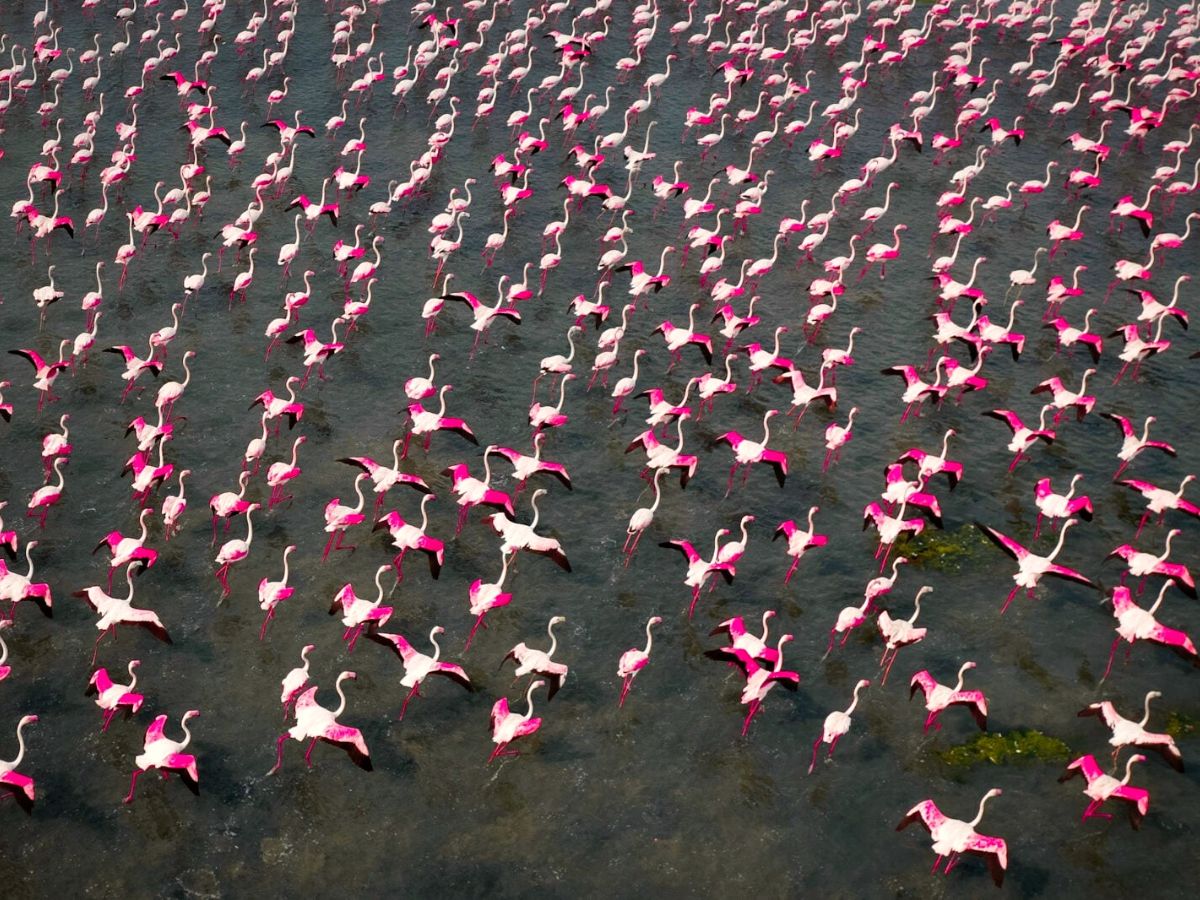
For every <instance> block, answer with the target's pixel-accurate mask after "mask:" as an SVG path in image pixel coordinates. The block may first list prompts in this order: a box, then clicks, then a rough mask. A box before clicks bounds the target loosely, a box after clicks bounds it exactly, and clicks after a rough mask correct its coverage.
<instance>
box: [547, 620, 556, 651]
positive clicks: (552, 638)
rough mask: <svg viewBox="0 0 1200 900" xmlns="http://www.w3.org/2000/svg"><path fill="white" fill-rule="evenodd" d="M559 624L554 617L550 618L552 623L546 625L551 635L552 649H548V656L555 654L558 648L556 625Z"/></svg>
mask: <svg viewBox="0 0 1200 900" xmlns="http://www.w3.org/2000/svg"><path fill="white" fill-rule="evenodd" d="M556 624H558V623H557V622H556V621H555V620H554V619H551V620H550V624H549V625H547V626H546V634H548V635H550V649H549V650H547V651H546V655H547V656H553V655H554V651H555V650H556V649H558V638H557V637H555V636H554V626H555V625H556Z"/></svg>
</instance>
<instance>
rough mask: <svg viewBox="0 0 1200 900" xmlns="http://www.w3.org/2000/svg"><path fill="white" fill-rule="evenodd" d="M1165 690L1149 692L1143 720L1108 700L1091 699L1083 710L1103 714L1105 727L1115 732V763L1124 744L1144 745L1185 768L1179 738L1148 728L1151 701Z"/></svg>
mask: <svg viewBox="0 0 1200 900" xmlns="http://www.w3.org/2000/svg"><path fill="white" fill-rule="evenodd" d="M1161 696H1162V694H1161V693H1160V692H1158V691H1150V692H1149V693H1147V694H1146V700H1145V706H1144V710H1143V714H1142V720H1141V721H1140V722H1135V721H1133V720H1132V719H1126V718H1125V717H1124V716H1122V715H1121V714H1120V713H1119V712H1117V708H1116V707H1115V706H1113V704H1112V703H1111V702H1110V701H1108V700H1102V701H1101V702H1099V703H1091V704H1088V705H1087V706H1086V707H1084V708H1083V709H1081V710H1080V711H1079V715H1080V716H1099V717H1100V718H1101V719H1102V720H1103V721H1104V725H1105V727H1107V728H1108V730H1109V731H1111V732H1112V737H1110V738H1109V740H1108V743H1109V745H1110V746H1112V747H1113V748H1114V749H1113V756H1112V759H1113V765H1114V766H1115V765H1116V763H1117V754H1119V753H1120V752H1121V750H1122V748H1124V747H1143V748H1146V749H1149V750H1157V751H1158V752H1159V753H1161V754H1162V755H1163V759H1165V760H1166V761H1167V763H1168V764H1170V766H1171V768H1173V769H1174V770H1175V771H1176V772H1182V771H1183V754H1182V753H1180V752H1179V746H1178V745H1177V744H1176V743H1175V738H1173V737H1172V736H1171V735H1169V734H1157V733H1155V732H1152V731H1147V730H1146V723H1147V722H1149V721H1150V701H1151V700H1154V699H1155V698H1157V697H1161Z"/></svg>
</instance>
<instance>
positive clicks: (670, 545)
mask: <svg viewBox="0 0 1200 900" xmlns="http://www.w3.org/2000/svg"><path fill="white" fill-rule="evenodd" d="M727 534H729V529H728V528H721V529H719V530H718V531H717V533H716V534H715V535H714V536H713V552H712V558H711V559H705V558H704V557H703V556H701V555H700V554H699V552H697V550H696V548H695V547H693V546H692V544H691V542H690V541H683V540H670V541H663V542H661V543H660V544H659V545H658V546H660V547H665V548H666V549H668V550H678V551H679V552H680V553H682V554H683V558H684V559H685V560H686V561H687V565H688V569H687V576H686V577H685V578H684V580H683V583H684V585H685V586H687V587H690V588H691V589H692V602H691V604H690V605H689V606H688V618H689V619H690V618H691V617H692V613H694V612H695V610H696V602H697V601H698V600H699V599H700V591H701V589H702V588H703V587H704V582H705V581H707V580H708V577H709V575H712V574H713V573H714V572H719V573H720V574H721V575H722V577H724V578H725V580H726V581H727V582H728V581H731V580H732V578H733V575H732V568H731V566H730V565H729V564H727V563H720V562H717V556H718V555H719V554H720V548H721V538H723V537H724V536H725V535H727Z"/></svg>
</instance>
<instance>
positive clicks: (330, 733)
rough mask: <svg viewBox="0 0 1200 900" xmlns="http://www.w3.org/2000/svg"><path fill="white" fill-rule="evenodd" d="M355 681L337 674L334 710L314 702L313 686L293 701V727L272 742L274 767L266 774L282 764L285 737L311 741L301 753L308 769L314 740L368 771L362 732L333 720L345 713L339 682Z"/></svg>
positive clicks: (351, 674) (351, 675)
mask: <svg viewBox="0 0 1200 900" xmlns="http://www.w3.org/2000/svg"><path fill="white" fill-rule="evenodd" d="M356 678H358V676H357V675H356V674H355V673H354V672H342V673H341V674H339V675H338V677H337V681H336V682H335V683H334V690H335V691H337V695H338V697H339V698H341V703H339V704H338V708H337V709H335V710H328V709H326V708H325V707H323V706H321V705H320V704H319V703H317V690H318V688H317V685H315V684H314V685H313V686H312V687H310V688H309V689H308V690H306V691H305V692H304V693H302V694H301V695H300V696H299V697H297V698H296V704H295V712H296V724H295V725H293V726H292V727H291V728H289V729H288V730H287V731H285V732H284V733H283V734H281V735H280V736H279V740H278V741H276V744H275V754H276V755H275V765H274V766H273V767H272V768H271V770H270V771H269V772H268V773H267V774H268V775H274V774H275V773H276V772H278V771H279V769H280V767H281V766H282V765H283V742H284V741H286V740H287V739H288V738H291V739H292V740H294V741H304V740H305V739H307V738H312V741H311V743H309V745H308V750H306V751H305V753H304V762H305V764H306V765H307V766H308V767H309V768H310V769H311V768H312V752H313V750H314V749H315V748H316V746H317V741H324V742H325V743H327V744H332V745H334V746H341V747H342V749H344V750H345V751H346V753H347V754H348V755H349V757H350V759H351V761H352V762H353V763H354V764H355V765H356V766H358V767H359V768H360V769H365V770H366V771H368V772H369V771H371V752H370V751H369V750H368V749H367V742H366V741H365V740H364V739H363V735H362V732H361V731H359V730H358V729H357V728H352V727H351V726H349V725H340V724H338V721H337V720H338V717H339V716H340V715H341V714H342V713H343V712H345V711H346V694H345V693H344V692H343V691H342V682H343V681H346V680H347V679H350V680H354V679H356Z"/></svg>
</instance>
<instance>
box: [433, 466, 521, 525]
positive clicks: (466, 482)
mask: <svg viewBox="0 0 1200 900" xmlns="http://www.w3.org/2000/svg"><path fill="white" fill-rule="evenodd" d="M495 450H496V445H495V444H489V445H488V446H487V447H486V448H484V451H483V480H482V481H480V480H479V479H478V478H475V477H474V476H473V475H471V470H470V469H469V468H468V467H467V464H466V463H456V464H455V465H453V466H447V467H446V468H445V469H443V470H442V474H443V475H448V476H450V490H451V491H453V492H454V494H455V495H456V496H457V500H456V501H455V502H457V504H458V506H459V507H460V509H459V513H458V524H457V527H456V528H455V530H454V533H455V534H456V535H457V534H458V533H459V532H460V531H462V527H463V525H465V524H466V521H467V516H468V514H469V513H470V511H471V509H472V508H473V507H476V506H490V507H492V508H493V509H499V510H502V511H504V512H506V513H507V514H508V515H510V516H514V515H516V512H515V511H514V510H513V502H512V497H511V496H510V495H509V494H506V493H505V492H504V491H499V490H496V489H495V488H493V487H492V486H491V483H492V464H491V459H490V457H491V454H492V453H493V452H494V451H495Z"/></svg>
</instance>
